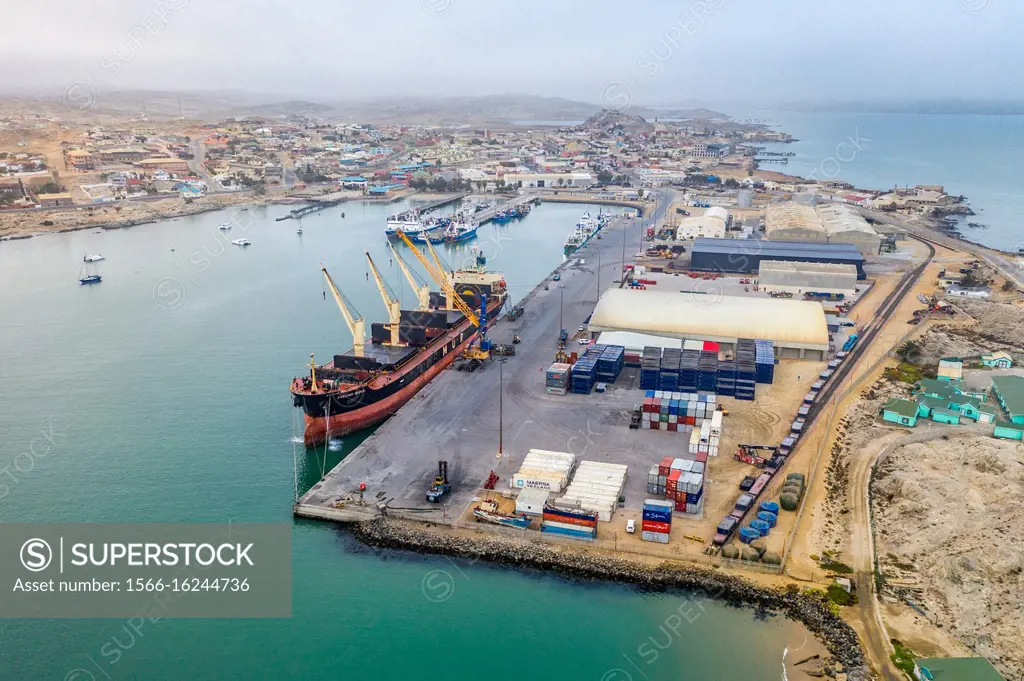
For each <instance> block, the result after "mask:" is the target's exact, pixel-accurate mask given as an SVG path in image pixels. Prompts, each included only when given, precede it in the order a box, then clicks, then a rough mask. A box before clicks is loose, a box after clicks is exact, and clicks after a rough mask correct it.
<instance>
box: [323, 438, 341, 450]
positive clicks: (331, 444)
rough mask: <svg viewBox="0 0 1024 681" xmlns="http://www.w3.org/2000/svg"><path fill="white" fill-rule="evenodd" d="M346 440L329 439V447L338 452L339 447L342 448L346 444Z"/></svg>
mask: <svg viewBox="0 0 1024 681" xmlns="http://www.w3.org/2000/svg"><path fill="white" fill-rule="evenodd" d="M344 442H345V441H344V440H342V439H341V438H338V439H331V440H328V442H327V449H329V450H331V451H332V452H336V451H338V450H339V449H341V446H342V445H343V444H344Z"/></svg>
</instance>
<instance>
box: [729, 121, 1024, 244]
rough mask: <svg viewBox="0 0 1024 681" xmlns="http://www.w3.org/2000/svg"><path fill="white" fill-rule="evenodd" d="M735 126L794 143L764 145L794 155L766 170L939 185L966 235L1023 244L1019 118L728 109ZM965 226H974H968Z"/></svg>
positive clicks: (1023, 128)
mask: <svg viewBox="0 0 1024 681" xmlns="http://www.w3.org/2000/svg"><path fill="white" fill-rule="evenodd" d="M729 114H730V115H731V116H733V118H735V119H737V120H740V121H748V120H749V121H756V122H762V123H769V124H773V125H776V126H778V129H779V130H782V131H784V132H789V133H791V134H792V135H793V136H794V137H795V138H797V139H799V140H800V141H799V142H793V143H789V144H771V145H767V146H769V147H770V149H771V150H772V151H792V152H795V153H796V156H795V157H793V158H790V161H789V163H788V164H786V165H782V164H765V165H764V166H762V167H763V168H765V169H771V170H779V171H780V172H784V173H787V174H791V175H800V176H802V177H811V176H813V177H816V178H817V179H819V180H828V179H840V180H846V181H847V182H850V183H852V184H854V185H855V186H857V187H864V188H873V189H888V188H892V187H894V186H905V185H909V186H914V185H916V184H940V185H943V186H945V188H946V191H947V192H948V193H950V194H952V195H963V196H966V197H967V199H968V200H969V202H970V205H971V207H972V208H973V209H974V211H975V213H977V215H976V216H974V217H971V218H969V219H967V220H964V221H963V222H964V224H963V225H961V227H960V230H961V232H962V233H963V235H964V237H965V238H967V239H970V240H972V241H977V242H979V243H982V244H985V245H986V246H991V247H994V248H1001V249H1004V250H1011V251H1016V250H1017V249H1018V248H1021V247H1022V246H1024V243H1021V242H1024V192H1022V191H1021V190H1020V180H1019V176H1020V170H1019V161H1020V158H1021V155H1022V154H1024V116H979V115H937V114H866V113H832V112H828V113H822V112H802V111H768V110H757V109H751V110H746V111H744V110H736V109H729ZM966 222H975V223H977V224H979V225H981V226H980V227H977V228H970V227H968V226H967V225H966Z"/></svg>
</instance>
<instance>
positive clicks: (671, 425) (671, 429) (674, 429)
mask: <svg viewBox="0 0 1024 681" xmlns="http://www.w3.org/2000/svg"><path fill="white" fill-rule="evenodd" d="M668 430H669V432H670V433H676V432H679V424H678V423H672V422H671V421H669V423H668Z"/></svg>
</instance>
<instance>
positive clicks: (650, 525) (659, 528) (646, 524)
mask: <svg viewBox="0 0 1024 681" xmlns="http://www.w3.org/2000/svg"><path fill="white" fill-rule="evenodd" d="M640 528H641V529H642V530H643V531H644V532H664V533H666V534H667V533H668V532H670V531H671V529H672V524H671V523H664V522H659V521H657V520H644V521H643V522H642V523H641V525H640Z"/></svg>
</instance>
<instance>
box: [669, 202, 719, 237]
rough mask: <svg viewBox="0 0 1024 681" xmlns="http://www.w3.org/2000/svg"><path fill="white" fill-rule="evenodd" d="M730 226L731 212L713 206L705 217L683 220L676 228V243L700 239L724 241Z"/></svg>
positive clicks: (695, 216)
mask: <svg viewBox="0 0 1024 681" xmlns="http://www.w3.org/2000/svg"><path fill="white" fill-rule="evenodd" d="M728 226H729V211H727V210H725V209H724V208H722V207H720V206H712V207H711V208H708V209H707V211H705V212H704V214H703V215H694V216H692V217H688V218H683V219H682V220H681V221H680V222H679V225H677V227H676V241H692V240H693V239H697V238H699V237H708V238H711V239H724V238H725V232H726V229H727V228H728Z"/></svg>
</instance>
